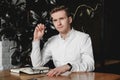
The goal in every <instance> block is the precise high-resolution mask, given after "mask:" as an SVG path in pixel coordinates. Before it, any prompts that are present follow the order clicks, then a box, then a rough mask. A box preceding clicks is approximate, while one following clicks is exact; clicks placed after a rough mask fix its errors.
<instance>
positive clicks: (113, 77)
mask: <svg viewBox="0 0 120 80" xmlns="http://www.w3.org/2000/svg"><path fill="white" fill-rule="evenodd" d="M0 80H120V75H117V74H110V73H97V72H76V73H71V74H69V75H66V76H65V75H64V76H57V77H48V76H46V75H45V74H38V75H28V74H24V73H20V74H17V73H11V72H10V71H9V70H4V71H0Z"/></svg>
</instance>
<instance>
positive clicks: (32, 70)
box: [10, 67, 49, 74]
mask: <svg viewBox="0 0 120 80" xmlns="http://www.w3.org/2000/svg"><path fill="white" fill-rule="evenodd" d="M10 71H11V72H14V73H26V74H41V73H47V72H48V71H49V67H39V68H32V67H25V68H15V69H10Z"/></svg>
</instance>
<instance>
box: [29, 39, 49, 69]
mask: <svg viewBox="0 0 120 80" xmlns="http://www.w3.org/2000/svg"><path fill="white" fill-rule="evenodd" d="M30 56H31V61H32V65H33V67H40V66H43V65H44V64H45V63H47V62H48V61H49V60H50V59H51V54H50V51H49V47H48V44H47V42H46V43H45V45H44V47H43V50H41V49H40V41H33V42H32V51H31V55H30Z"/></svg>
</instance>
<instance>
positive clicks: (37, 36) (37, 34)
mask: <svg viewBox="0 0 120 80" xmlns="http://www.w3.org/2000/svg"><path fill="white" fill-rule="evenodd" d="M44 31H45V25H44V24H38V25H37V26H36V28H35V31H34V39H33V40H34V41H35V40H40V39H41V38H42V37H43V35H44Z"/></svg>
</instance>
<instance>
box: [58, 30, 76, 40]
mask: <svg viewBox="0 0 120 80" xmlns="http://www.w3.org/2000/svg"><path fill="white" fill-rule="evenodd" d="M73 32H74V29H73V28H72V29H71V30H70V31H69V32H68V33H67V37H66V39H67V38H69V37H70V36H71V35H72V34H73ZM58 36H59V38H60V39H62V40H63V38H62V37H61V35H60V34H59V35H58Z"/></svg>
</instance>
